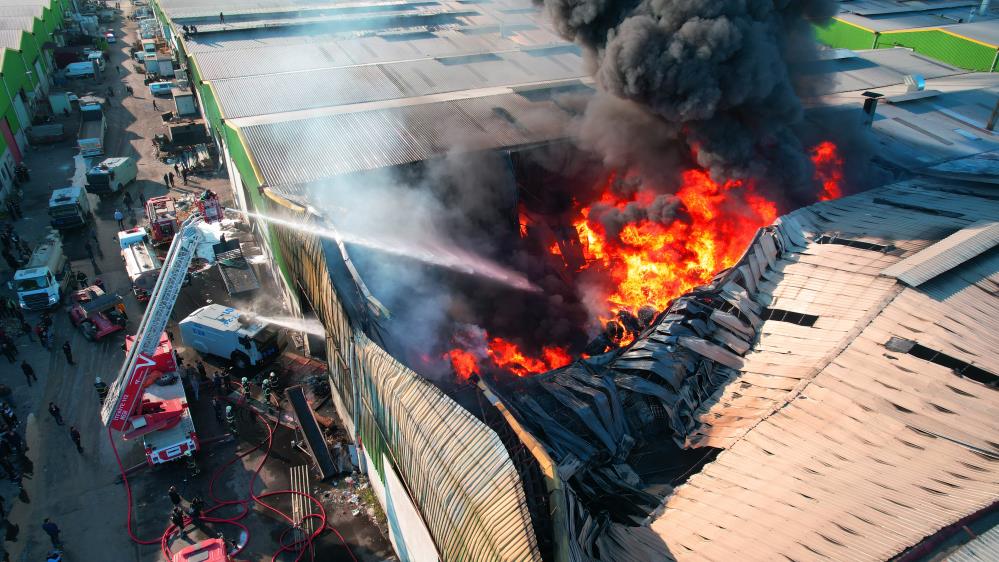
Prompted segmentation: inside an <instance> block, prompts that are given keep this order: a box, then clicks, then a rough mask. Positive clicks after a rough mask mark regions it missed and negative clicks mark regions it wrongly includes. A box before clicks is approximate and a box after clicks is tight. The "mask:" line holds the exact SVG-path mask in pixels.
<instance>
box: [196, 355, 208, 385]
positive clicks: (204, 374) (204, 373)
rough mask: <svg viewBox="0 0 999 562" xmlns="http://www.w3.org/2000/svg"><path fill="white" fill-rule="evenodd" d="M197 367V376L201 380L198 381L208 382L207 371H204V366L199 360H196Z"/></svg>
mask: <svg viewBox="0 0 999 562" xmlns="http://www.w3.org/2000/svg"><path fill="white" fill-rule="evenodd" d="M197 365H198V374H199V375H201V379H199V380H203V381H206V380H208V369H205V364H204V363H203V362H202V361H201V359H198V363H197Z"/></svg>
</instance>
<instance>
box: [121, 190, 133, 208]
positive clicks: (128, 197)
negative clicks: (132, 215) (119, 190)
mask: <svg viewBox="0 0 999 562" xmlns="http://www.w3.org/2000/svg"><path fill="white" fill-rule="evenodd" d="M122 202H124V203H125V209H127V210H128V211H129V212H131V211H132V194H131V193H129V192H127V191H126V192H125V197H123V198H122Z"/></svg>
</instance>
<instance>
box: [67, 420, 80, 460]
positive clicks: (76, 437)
mask: <svg viewBox="0 0 999 562" xmlns="http://www.w3.org/2000/svg"><path fill="white" fill-rule="evenodd" d="M69 438H70V439H72V440H73V443H75V444H76V450H77V451H78V452H79V453H80V454H81V455H82V454H83V445H81V444H80V432H79V431H78V430H77V429H76V426H72V425H71V426H69Z"/></svg>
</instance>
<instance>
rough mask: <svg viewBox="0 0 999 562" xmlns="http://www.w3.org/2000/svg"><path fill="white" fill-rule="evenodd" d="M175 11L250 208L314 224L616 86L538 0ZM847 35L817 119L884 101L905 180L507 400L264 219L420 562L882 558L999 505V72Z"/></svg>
mask: <svg viewBox="0 0 999 562" xmlns="http://www.w3.org/2000/svg"><path fill="white" fill-rule="evenodd" d="M856 5H857V4H856V3H851V5H850V6H853V7H856ZM969 5H970V4H969ZM154 8H155V10H156V13H157V15H158V17H159V18H160V20H161V23H162V25H163V27H164V33H165V35H166V36H167V39H168V40H169V41H170V42H171V43H172V45H173V47H174V49H175V51H176V52H177V53H178V56H179V59H180V60H179V62H180V66H181V67H182V69H183V71H184V72H183V73H182V76H181V79H182V80H184V79H186V80H188V82H189V84H190V85H191V86H192V87H193V88H194V90H195V91H196V92H197V94H198V98H199V102H200V103H199V106H200V110H201V111H202V113H203V115H204V117H205V120H206V123H207V124H208V126H209V129H210V132H211V135H212V137H213V138H214V140H215V141H216V143H217V144H218V145H219V147H220V149H221V153H222V155H223V159H224V161H225V163H226V166H227V169H228V171H229V176H230V179H231V181H232V184H233V188H234V189H233V192H234V193H235V194H236V203H237V205H238V206H240V207H241V208H242V209H244V210H246V211H250V212H256V213H261V214H267V215H278V216H281V217H283V218H286V219H291V220H294V221H296V222H304V223H308V224H311V225H314V226H315V228H316V230H318V229H324V228H328V227H330V226H331V225H329V224H328V223H327V222H326V221H327V217H324V216H323V215H322V214H321V213H320V212H319V211H316V208H322V206H321V205H319V204H318V203H317V202H316V200H315V199H316V194H317V193H321V186H324V185H327V184H330V183H332V182H333V181H334V180H336V179H337V178H342V177H348V176H355V177H356V176H358V175H359V174H363V173H366V172H371V171H375V170H382V169H388V168H392V169H405V168H407V167H410V166H414V165H418V164H419V163H421V162H428V161H434V160H437V159H440V158H442V157H443V156H445V155H446V154H447V153H449V152H451V151H453V150H456V149H459V148H460V150H462V151H466V152H490V151H495V152H498V153H501V154H503V155H504V156H505V157H508V158H511V159H512V160H516V155H517V154H520V153H526V152H530V151H532V150H536V149H538V148H539V147H544V146H547V145H550V144H551V143H556V142H561V141H563V140H564V137H565V135H566V133H565V131H566V127H565V124H566V123H568V122H569V121H570V120H571V119H572V117H573V115H574V114H575V113H574V111H575V110H576V108H575V106H573V105H572V103H571V101H572V98H573V96H577V95H582V96H586V95H587V93H588V92H589V91H590V88H591V86H590V84H591V80H590V79H589V78H588V75H587V72H586V68H585V64H584V60H583V56H582V53H581V52H580V50H579V49H578V48H577V47H576V46H574V45H572V44H570V43H567V42H566V41H565V40H563V39H562V38H560V37H559V36H558V35H557V34H556V33H555V32H554V31H553V30H552V29H551V28H550V26H549V24H548V23H546V21H545V17H544V15H543V14H542V13H541V12H540V11H538V10H537V9H536V8H534V7H532V6H530V5H528V4H527V3H524V2H514V1H512V0H496V1H472V2H469V1H462V0H454V1H440V2H394V3H364V4H356V5H354V4H352V5H342V4H335V3H322V2H316V3H309V4H305V5H303V4H301V3H294V2H288V1H286V0H261V1H257V2H254V3H253V4H252V6H250V5H247V4H245V3H242V2H212V3H205V2H201V1H197V0H159V1H158V2H157V3H155V4H154ZM220 12H221V15H220ZM873 15H877V14H873V13H870V14H868V16H873ZM847 21H852V20H851V16H849V15H847V14H840V15H839V16H837V19H835V20H834V23H833V24H832V26H831V27H830V28H827V29H826V30H825V31H819V33H818V35H819V37H820V39H822V40H823V41H826V42H827V43H829V44H831V45H833V46H835V47H838V48H837V49H835V50H830V51H826V52H824V53H823V57H822V60H821V61H819V63H817V65H816V68H815V69H814V72H816V73H821V74H823V75H825V76H827V77H828V78H829V80H827V81H824V82H823V83H822V87H821V88H820V90H819V91H817V92H815V97H814V98H813V99H811V100H808V103H809V105H810V106H814V107H819V106H822V107H829V108H833V109H837V110H841V111H842V112H843V113H842V115H848V116H851V118H856V119H857V120H858V121H860V120H861V119H862V117H861V109H860V108H861V104H862V103H863V100H864V99H865V98H864V96H863V93H864V92H867V91H874V92H877V93H878V94H881V95H882V97H881V98H880V105H879V106H878V107H877V111H876V113H875V114H873V115H872V116H870V118H871V121H872V123H871V130H872V132H873V134H872V138H873V139H874V146H873V147H872V148H871V150H873V151H874V152H875V158H874V159H875V160H876V162H877V164H878V166H879V168H880V169H881V170H883V171H884V172H885V174H886V175H887V176H889V177H891V176H893V177H892V179H890V180H889V181H888V182H886V183H887V184H888V185H884V186H882V187H879V188H876V189H873V190H870V191H867V192H864V193H861V194H857V195H853V196H851V197H847V198H844V199H840V200H836V201H828V202H823V203H820V204H816V205H814V206H811V207H807V208H804V209H799V210H797V211H794V212H792V213H790V214H788V215H786V216H784V217H781V218H780V219H779V220H778V222H777V223H776V224H775V225H773V226H771V227H767V228H764V229H763V230H761V231H760V232H759V233H758V234H757V236H756V238H755V239H754V241H753V243H752V244H751V245H750V246H749V248H747V250H746V253H745V255H744V256H743V258H742V260H740V262H739V263H738V264H737V266H736V267H734V268H732V269H729V270H727V271H726V272H723V273H721V274H720V275H719V276H718V277H717V278H716V279H715V281H714V282H713V283H712V285H711V286H709V287H706V288H702V289H698V290H697V291H695V292H694V293H692V294H691V295H688V296H686V297H684V298H683V299H678V300H677V301H676V303H675V304H674V305H673V307H672V308H671V310H670V311H669V313H667V314H665V315H662V316H660V318H659V319H658V321H657V323H656V325H655V329H654V330H652V331H650V332H648V333H647V334H646V335H645V337H643V338H640V339H639V340H638V341H637V342H636V343H635V344H633V345H632V346H630V347H629V348H628V349H627V350H625V351H624V352H623V353H621V354H620V356H618V357H615V358H613V360H611V361H609V362H607V363H591V362H584V361H580V362H576V363H574V364H573V365H570V366H569V367H566V368H564V369H560V370H556V371H554V372H551V373H548V374H545V375H541V376H538V377H534V378H531V379H525V380H524V381H523V383H522V385H520V386H502V385H501V386H493V385H491V384H490V383H489V382H488V381H482V382H480V383H479V385H478V387H477V388H475V389H473V392H475V393H476V397H477V398H478V399H479V400H480V402H479V403H480V407H478V408H474V409H470V408H469V407H468V406H467V404H466V403H465V401H464V400H459V399H456V397H455V396H452V395H451V394H449V393H448V392H445V391H444V390H442V388H441V387H440V386H439V385H437V384H432V383H431V382H428V381H427V380H426V379H425V378H424V377H423V376H421V374H419V373H417V372H415V371H414V370H413V369H412V368H410V367H408V366H407V365H406V364H404V362H403V361H400V360H399V358H397V357H395V356H393V354H392V353H390V352H389V351H388V350H386V346H385V344H384V342H383V340H382V338H381V337H380V334H379V331H378V329H377V326H378V324H379V320H380V318H379V316H380V314H381V310H380V305H379V304H378V299H377V295H372V294H371V293H370V292H369V290H368V288H367V287H366V284H365V279H364V276H363V275H362V274H361V273H359V272H358V269H357V268H356V267H355V266H354V263H353V261H352V259H351V246H350V244H349V243H345V242H343V241H342V240H337V239H335V237H334V238H333V239H330V238H328V237H320V236H318V235H316V234H314V233H311V232H302V231H299V230H292V229H288V228H283V227H281V226H273V225H268V223H266V222H262V221H257V222H255V223H254V228H255V229H256V231H257V233H258V235H259V236H260V237H261V239H262V240H263V241H265V247H266V252H267V253H268V255H269V257H270V258H271V260H272V263H273V264H274V266H275V267H274V270H275V272H276V275H277V281H278V284H279V286H281V287H282V290H283V291H284V293H285V294H284V297H285V300H286V301H287V302H288V303H290V305H291V306H292V307H293V308H295V311H294V312H296V313H297V314H315V315H316V316H317V317H318V318H319V320H320V321H321V322H322V323H323V325H324V326H325V329H326V340H325V342H315V345H316V346H317V347H318V348H324V349H317V350H316V351H317V352H323V353H325V357H326V359H327V362H328V364H329V369H330V379H331V386H332V387H333V401H334V403H335V405H336V408H337V410H338V412H339V414H340V417H341V420H340V421H341V423H342V424H343V425H344V426H345V427H346V428H347V431H348V433H349V434H350V435H352V436H354V438H355V442H356V443H357V444H358V445H359V448H360V449H361V450H362V451H363V454H362V455H361V462H362V465H364V466H363V468H364V469H365V470H366V471H367V473H368V474H369V476H370V478H371V482H372V485H373V487H374V488H375V490H376V492H377V495H378V498H379V500H380V502H381V503H382V505H383V507H384V508H385V511H386V513H387V515H388V519H389V526H390V535H391V540H392V544H393V546H394V548H395V549H396V552H397V553H398V554H399V556H400V558H401V559H403V560H432V559H442V560H487V559H488V560H586V559H599V560H631V559H634V560H660V559H668V558H678V559H685V558H701V559H729V558H730V557H731V555H732V553H734V552H738V553H740V554H741V555H742V556H743V557H745V558H752V559H774V558H778V557H781V556H784V557H787V558H791V559H812V558H818V557H827V558H837V559H885V558H890V557H893V556H896V555H898V554H900V553H903V552H906V551H907V549H910V548H912V547H916V546H917V545H921V544H922V545H926V544H931V543H933V541H936V540H938V539H939V538H940V536H941V534H938V533H942V531H945V530H946V529H948V528H949V527H951V526H953V525H956V524H969V525H970V524H972V522H974V521H976V520H977V519H976V517H977V516H979V515H980V514H982V513H984V512H988V511H989V510H990V509H994V505H995V497H996V496H997V492H999V485H997V483H996V482H997V481H996V478H995V476H994V475H995V471H996V470H997V468H996V466H997V460H999V445H997V444H996V443H995V442H994V438H993V437H992V436H993V435H994V434H995V430H996V427H995V425H996V421H995V419H996V416H995V415H994V413H995V411H997V410H999V394H996V391H997V390H996V381H997V373H996V371H995V365H996V364H997V361H996V360H997V357H996V351H995V350H996V349H999V346H997V345H996V344H997V343H999V342H996V341H995V336H994V330H993V329H992V326H991V318H992V316H991V314H993V313H995V309H996V307H997V301H996V300H995V299H996V282H997V281H999V279H997V278H996V276H995V268H996V265H997V263H999V262H997V261H996V260H997V257H999V255H997V254H996V251H995V246H996V244H997V243H999V234H997V230H996V226H995V219H996V217H997V216H999V208H997V206H996V202H995V195H994V193H993V192H994V183H995V181H996V172H995V163H996V157H995V151H996V150H999V141H997V139H996V137H995V135H994V133H993V132H992V131H991V130H989V129H987V128H986V123H987V122H988V120H989V118H990V115H991V114H992V106H993V105H994V104H995V102H996V95H997V92H999V76H997V75H995V74H989V73H983V72H974V71H976V70H979V71H980V70H990V69H994V66H995V61H994V59H992V60H989V61H988V63H981V64H980V60H979V59H981V58H982V57H983V56H984V55H981V54H975V55H974V56H975V57H977V58H974V59H973V60H971V59H966V58H961V57H958V58H956V59H953V60H952V59H950V58H948V57H944V56H940V57H937V58H938V59H940V60H933V59H931V58H928V57H927V56H923V54H926V55H929V56H930V57H932V56H934V53H933V52H924V51H923V50H921V48H920V47H913V46H912V45H906V44H905V40H907V38H906V37H903V35H898V36H897V37H896V38H895V39H894V40H892V41H894V42H891V41H889V37H888V36H889V33H888V31H889V30H888V29H887V28H886V29H885V30H884V32H879V33H880V35H879V36H880V37H881V38H880V39H879V40H878V42H877V43H875V42H874V38H875V35H876V34H874V32H873V31H872V32H871V33H872V35H871V42H870V44H868V43H867V42H866V39H865V40H861V39H858V38H856V37H854V36H853V35H855V34H854V33H853V32H852V31H849V32H847V31H843V30H844V29H847V28H840V27H837V26H846V25H853V24H847V23H845V22H847ZM926 25H929V24H926ZM961 25H968V26H971V25H973V23H972V24H961ZM850 29H851V30H852V29H854V27H850ZM872 29H873V28H872ZM898 29H900V28H898V27H894V28H892V30H898ZM961 29H962V30H963V29H964V28H963V27H962V28H961ZM993 30H994V28H986V31H993ZM973 32H974V28H969V30H968V31H967V33H968V37H970V36H971V34H973ZM865 33H867V32H865ZM920 33H927V34H929V33H931V31H929V30H927V31H920ZM932 33H936V32H935V31H932ZM940 33H941V34H942V35H944V36H946V37H954V34H955V33H963V31H961V32H959V31H951V30H944V31H940ZM962 37H963V36H962ZM847 39H849V40H847ZM961 40H962V41H963V40H964V39H961ZM976 41H980V42H985V43H988V41H984V40H976ZM974 44H976V45H977V44H978V43H974ZM903 45H905V46H906V47H910V48H887V47H896V46H903ZM989 45H991V48H992V51H991V53H992V54H993V55H994V54H995V53H996V52H997V51H996V47H995V43H994V42H993V43H989ZM983 52H985V51H983ZM986 58H987V57H986ZM983 60H984V59H983ZM989 65H991V66H989ZM917 75H918V79H917V78H916V77H917ZM818 111H820V110H816V114H815V115H816V120H817V119H818V117H817V116H818ZM539 116H543V117H544V118H539ZM456 136H460V137H461V139H462V141H461V143H460V146H456V145H455V142H454V138H455V137H456ZM466 391H467V389H466ZM473 410H474V411H473ZM927 541H929V542H927Z"/></svg>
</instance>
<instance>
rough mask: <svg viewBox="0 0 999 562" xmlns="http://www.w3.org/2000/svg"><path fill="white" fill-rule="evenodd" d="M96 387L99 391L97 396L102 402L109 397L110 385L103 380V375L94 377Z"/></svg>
mask: <svg viewBox="0 0 999 562" xmlns="http://www.w3.org/2000/svg"><path fill="white" fill-rule="evenodd" d="M94 389H95V390H96V391H97V397H98V398H99V399H100V401H101V404H103V403H104V400H105V399H107V397H108V385H107V384H106V383H105V382H104V381H102V380H101V377H97V378H96V379H94Z"/></svg>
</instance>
